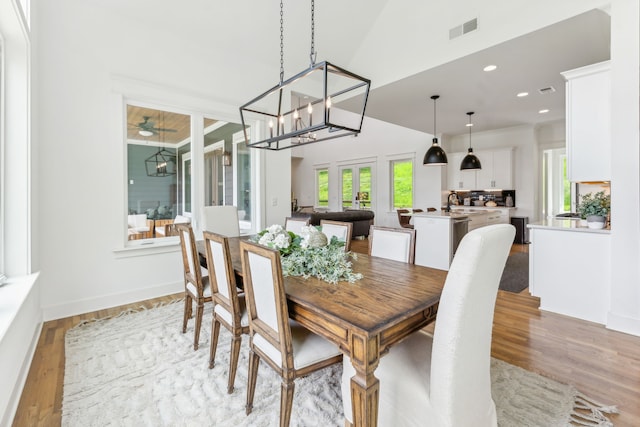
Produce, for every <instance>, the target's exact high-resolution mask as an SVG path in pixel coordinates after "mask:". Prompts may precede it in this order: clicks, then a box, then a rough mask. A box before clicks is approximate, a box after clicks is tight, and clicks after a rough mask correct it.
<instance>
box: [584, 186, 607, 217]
mask: <svg viewBox="0 0 640 427" xmlns="http://www.w3.org/2000/svg"><path fill="white" fill-rule="evenodd" d="M610 210H611V196H610V195H608V194H606V195H605V194H604V191H598V192H597V193H588V194H584V195H583V196H582V199H581V200H580V203H579V204H578V213H579V214H580V218H582V219H586V218H587V217H588V216H589V215H600V216H607V214H608V213H609V211H610Z"/></svg>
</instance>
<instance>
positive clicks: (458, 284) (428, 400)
mask: <svg viewBox="0 0 640 427" xmlns="http://www.w3.org/2000/svg"><path fill="white" fill-rule="evenodd" d="M514 236H515V228H514V227H513V226H512V225H510V224H497V225H490V226H486V227H481V228H478V229H475V230H473V231H471V232H469V233H468V234H467V235H465V237H464V238H463V239H462V241H461V243H460V246H459V247H458V250H457V251H456V254H455V256H454V258H453V262H452V263H451V266H450V269H449V273H448V275H447V279H446V281H445V284H444V288H443V291H442V295H441V297H440V304H439V307H438V314H437V316H436V325H435V330H434V333H433V335H429V334H427V333H425V332H423V331H421V332H417V333H414V334H412V335H410V336H409V337H407V338H406V339H405V340H403V341H402V342H400V343H399V344H397V345H395V346H393V347H391V349H390V351H389V353H388V354H387V355H386V356H385V357H383V358H381V359H380V364H379V365H378V369H377V370H376V372H375V375H376V377H377V378H378V379H379V381H380V394H379V411H378V424H379V425H393V426H399V427H400V426H415V425H437V426H442V427H454V426H470V425H473V426H496V425H497V419H496V409H495V404H494V402H493V399H492V397H491V378H490V372H489V370H490V364H491V330H492V327H493V312H494V308H495V301H496V296H497V292H498V286H499V283H500V278H501V276H502V272H503V270H504V266H505V263H506V260H507V257H508V255H509V250H510V248H511V244H512V243H513V238H514ZM354 373H355V370H354V369H353V367H352V366H351V363H350V360H349V358H348V357H345V359H344V363H343V377H342V390H343V395H342V397H343V404H344V412H345V417H346V419H347V421H348V422H351V421H352V419H353V417H352V407H351V405H352V404H351V396H350V394H349V387H350V382H351V381H352V380H351V377H352V376H353V375H354Z"/></svg>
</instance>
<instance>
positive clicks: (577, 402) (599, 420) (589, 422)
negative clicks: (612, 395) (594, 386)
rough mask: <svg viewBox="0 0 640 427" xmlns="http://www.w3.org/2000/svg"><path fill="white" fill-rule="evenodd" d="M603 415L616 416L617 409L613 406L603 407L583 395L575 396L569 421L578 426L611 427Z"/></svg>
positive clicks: (611, 424)
mask: <svg viewBox="0 0 640 427" xmlns="http://www.w3.org/2000/svg"><path fill="white" fill-rule="evenodd" d="M583 411H588V412H583ZM605 413H606V414H617V413H618V408H617V407H616V406H613V405H603V404H602V403H599V402H597V401H595V400H593V399H591V398H589V397H587V396H585V395H583V394H577V395H576V396H575V398H574V405H573V411H571V415H570V421H571V422H572V423H573V424H575V425H579V426H602V427H613V423H612V422H611V421H609V418H607V417H606V415H604V414H605Z"/></svg>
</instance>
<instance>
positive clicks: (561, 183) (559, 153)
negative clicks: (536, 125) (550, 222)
mask: <svg viewBox="0 0 640 427" xmlns="http://www.w3.org/2000/svg"><path fill="white" fill-rule="evenodd" d="M574 195H575V186H574V185H573V184H572V183H571V182H570V181H569V180H568V179H567V154H566V150H565V149H564V148H553V149H547V150H544V151H543V153H542V216H543V217H552V216H555V215H557V214H559V213H565V212H571V211H572V210H573V209H575V206H572V199H573V196H574Z"/></svg>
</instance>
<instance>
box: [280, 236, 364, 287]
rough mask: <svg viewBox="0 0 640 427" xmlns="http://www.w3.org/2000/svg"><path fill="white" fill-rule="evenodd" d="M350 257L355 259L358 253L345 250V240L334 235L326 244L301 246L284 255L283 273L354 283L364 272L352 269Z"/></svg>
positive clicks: (332, 281)
mask: <svg viewBox="0 0 640 427" xmlns="http://www.w3.org/2000/svg"><path fill="white" fill-rule="evenodd" d="M349 257H353V258H354V259H355V258H356V254H352V253H350V252H345V251H344V242H341V241H339V240H338V239H337V238H336V237H335V236H333V237H332V238H331V242H329V244H328V245H326V246H320V247H307V248H299V249H296V250H294V251H292V252H291V253H290V254H289V255H287V256H284V257H282V259H281V261H282V274H283V275H285V276H302V277H304V278H305V279H306V278H309V277H311V276H314V277H317V278H318V279H320V280H324V281H326V282H329V283H338V282H340V281H346V282H349V283H353V282H355V281H356V280H360V279H361V278H362V274H361V273H354V272H353V271H352V269H351V261H349Z"/></svg>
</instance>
